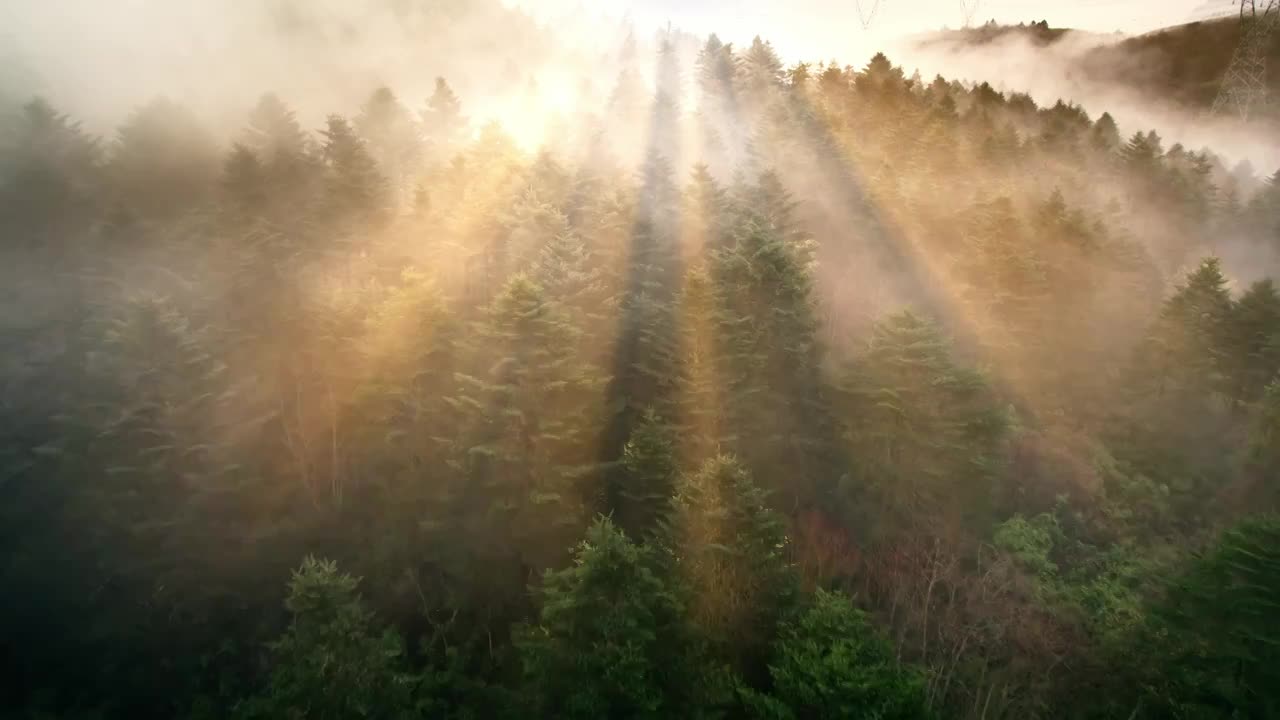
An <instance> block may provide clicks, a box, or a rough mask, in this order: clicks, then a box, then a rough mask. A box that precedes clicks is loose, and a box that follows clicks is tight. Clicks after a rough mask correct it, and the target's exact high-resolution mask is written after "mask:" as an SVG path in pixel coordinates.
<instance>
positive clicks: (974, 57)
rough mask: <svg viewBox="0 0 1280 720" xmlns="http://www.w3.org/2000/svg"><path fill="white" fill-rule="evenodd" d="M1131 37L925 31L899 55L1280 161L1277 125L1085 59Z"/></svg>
mask: <svg viewBox="0 0 1280 720" xmlns="http://www.w3.org/2000/svg"><path fill="white" fill-rule="evenodd" d="M1121 39H1123V36H1117V35H1102V34H1096V33H1088V32H1068V33H1066V34H1064V35H1063V36H1062V37H1061V39H1059V40H1057V41H1055V42H1052V43H1050V44H1042V43H1038V42H1036V41H1035V40H1034V39H1033V38H1032V37H1031V36H1030V35H1028V34H1024V33H1008V34H1005V35H1002V36H1000V37H997V38H996V39H994V40H991V41H988V42H985V43H983V44H980V45H978V44H973V43H969V42H966V41H965V40H964V39H963V36H960V35H946V34H928V35H919V36H915V37H911V38H903V39H899V40H898V41H897V42H896V44H895V45H894V47H893V49H892V50H891V56H893V57H900V58H902V62H903V63H904V64H905V65H906V66H907V67H915V68H918V69H919V70H920V72H921V74H922V75H923V76H924V77H925V78H926V79H927V78H931V77H933V76H934V75H935V74H941V75H943V76H945V77H947V78H948V79H961V80H966V81H969V82H989V83H990V84H991V85H992V86H993V87H994V88H996V89H997V90H1000V91H1002V92H1006V93H1009V92H1023V93H1029V94H1030V95H1031V96H1032V97H1033V98H1034V99H1035V100H1036V102H1037V103H1039V104H1041V105H1052V104H1053V103H1055V102H1056V101H1058V100H1063V101H1066V102H1071V103H1075V104H1077V105H1081V106H1083V107H1084V108H1085V110H1087V111H1089V112H1090V114H1091V115H1092V116H1093V117H1095V118H1096V117H1097V116H1098V115H1099V114H1101V113H1102V112H1109V113H1111V115H1112V117H1114V118H1115V119H1116V122H1117V123H1119V125H1120V127H1121V130H1122V135H1125V136H1126V137H1127V136H1128V135H1131V134H1132V133H1134V132H1137V131H1146V130H1151V129H1154V130H1156V131H1157V132H1158V133H1159V134H1160V135H1161V136H1163V137H1164V138H1166V139H1167V140H1168V141H1169V142H1170V143H1174V142H1180V143H1182V144H1183V145H1185V146H1187V147H1190V148H1196V149H1199V148H1205V147H1207V148H1211V149H1212V150H1213V151H1214V152H1215V153H1218V154H1219V155H1222V156H1223V157H1224V158H1226V159H1227V160H1228V161H1230V162H1231V163H1235V162H1239V161H1241V160H1248V161H1250V162H1251V163H1252V164H1253V166H1254V167H1257V168H1270V167H1276V166H1277V165H1280V134H1277V132H1276V128H1275V127H1274V126H1273V125H1269V124H1264V123H1255V124H1253V125H1250V126H1245V125H1242V124H1241V123H1240V122H1239V120H1238V118H1236V117H1235V116H1234V115H1228V116H1226V117H1215V116H1212V115H1210V114H1209V113H1208V112H1206V111H1205V110H1204V109H1199V108H1188V107H1185V106H1181V105H1177V104H1174V103H1172V102H1170V101H1169V99H1167V98H1165V97H1162V96H1161V95H1160V92H1159V90H1158V89H1154V88H1153V89H1144V88H1142V87H1133V86H1122V85H1118V84H1115V83H1109V82H1107V81H1105V80H1101V79H1098V78H1095V77H1092V76H1091V75H1090V74H1089V73H1088V72H1087V66H1086V64H1085V60H1086V58H1087V56H1088V54H1089V53H1090V51H1092V50H1096V49H1098V48H1106V47H1109V46H1112V45H1115V44H1117V43H1118V42H1119V41H1120V40H1121ZM1107 58H1108V59H1109V60H1111V61H1113V62H1116V66H1113V67H1111V68H1110V70H1111V71H1112V72H1115V73H1116V74H1121V73H1123V72H1125V70H1126V68H1122V67H1119V65H1122V64H1124V63H1126V62H1127V63H1130V64H1132V66H1133V67H1134V68H1135V69H1136V71H1137V73H1136V74H1138V76H1139V77H1141V76H1142V74H1143V73H1142V72H1141V71H1142V69H1143V65H1144V64H1147V63H1157V62H1164V63H1167V62H1170V61H1171V60H1172V58H1168V57H1161V56H1156V55H1153V54H1151V53H1147V54H1144V55H1141V56H1129V57H1125V56H1121V55H1119V53H1117V52H1114V51H1113V52H1112V53H1110V54H1108V55H1107Z"/></svg>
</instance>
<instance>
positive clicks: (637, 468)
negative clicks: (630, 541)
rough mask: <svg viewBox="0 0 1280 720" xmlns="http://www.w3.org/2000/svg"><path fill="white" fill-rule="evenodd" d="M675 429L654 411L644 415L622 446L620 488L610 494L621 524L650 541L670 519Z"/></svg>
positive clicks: (624, 528)
mask: <svg viewBox="0 0 1280 720" xmlns="http://www.w3.org/2000/svg"><path fill="white" fill-rule="evenodd" d="M676 474H677V466H676V447H675V438H674V437H673V433H672V429H671V427H670V425H669V424H668V423H666V422H665V421H664V420H663V419H662V418H660V417H658V415H657V414H656V413H654V412H653V411H652V410H649V411H648V412H646V413H645V414H644V415H643V416H641V418H640V422H639V423H637V424H636V426H635V428H634V429H633V430H632V431H631V438H630V439H629V440H627V444H626V446H625V447H624V448H623V449H622V472H620V473H618V474H617V475H616V477H617V482H619V483H620V484H621V486H620V487H618V488H615V489H613V491H612V492H611V493H610V496H611V497H612V498H614V501H613V503H612V505H613V507H614V512H615V516H616V519H617V522H618V526H619V527H620V528H621V529H622V530H623V531H624V532H626V533H627V535H628V536H629V537H633V538H635V539H636V540H637V541H643V540H647V539H648V538H649V536H650V535H651V534H652V533H653V532H655V530H656V529H657V528H658V526H659V525H660V524H661V523H662V522H663V521H664V520H665V519H666V515H667V511H668V509H669V508H670V506H671V499H672V495H673V493H674V492H675V484H676Z"/></svg>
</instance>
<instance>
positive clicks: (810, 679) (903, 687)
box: [743, 590, 930, 720]
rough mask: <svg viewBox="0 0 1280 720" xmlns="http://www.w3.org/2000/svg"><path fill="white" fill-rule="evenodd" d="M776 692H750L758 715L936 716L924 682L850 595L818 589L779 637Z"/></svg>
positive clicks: (773, 664)
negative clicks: (927, 702)
mask: <svg viewBox="0 0 1280 720" xmlns="http://www.w3.org/2000/svg"><path fill="white" fill-rule="evenodd" d="M769 673H770V675H771V677H772V679H773V688H772V690H771V692H770V693H768V694H763V693H757V692H755V691H751V690H746V691H744V692H743V699H744V701H745V704H746V705H747V707H748V708H749V710H750V711H751V714H752V715H753V716H754V717H759V718H770V719H771V720H783V719H785V718H797V719H798V718H813V719H814V720H823V719H827V718H831V719H834V718H886V719H888V718H897V719H899V720H917V719H923V718H927V717H930V713H929V712H928V711H927V710H926V709H925V702H924V699H925V693H924V683H923V682H922V680H921V678H920V677H918V676H917V675H916V673H915V672H914V671H912V670H911V669H908V668H904V667H902V666H901V665H899V663H898V661H897V660H896V658H894V655H893V648H892V647H891V646H890V645H889V642H888V641H887V640H886V639H885V638H884V637H882V636H881V635H880V634H879V632H878V631H877V629H876V628H875V627H874V626H872V624H871V622H870V620H869V619H868V618H867V616H866V614H865V613H863V612H862V611H860V610H858V609H857V608H855V607H854V606H853V603H852V602H851V601H850V598H848V597H847V596H845V595H842V594H840V593H833V592H827V591H825V590H818V592H817V594H816V595H815V596H814V598H813V601H812V606H811V607H809V608H808V609H807V610H805V612H804V613H803V614H802V615H800V616H799V617H798V618H795V619H793V620H789V621H787V622H786V623H784V624H783V625H782V627H781V628H780V629H779V631H778V638H777V640H775V641H774V643H773V655H772V660H771V661H770V663H769Z"/></svg>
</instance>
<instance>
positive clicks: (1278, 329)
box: [1223, 279, 1280, 403]
mask: <svg viewBox="0 0 1280 720" xmlns="http://www.w3.org/2000/svg"><path fill="white" fill-rule="evenodd" d="M1229 323H1230V326H1229V328H1227V329H1226V332H1227V333H1228V334H1229V336H1230V337H1229V338H1228V339H1227V345H1226V347H1225V348H1224V349H1223V351H1224V353H1225V357H1224V358H1223V361H1224V368H1223V369H1224V371H1225V373H1226V374H1227V375H1228V376H1229V380H1228V382H1229V383H1230V385H1231V391H1230V392H1231V397H1233V398H1234V399H1235V400H1236V402H1238V403H1250V402H1253V401H1254V400H1256V399H1257V398H1258V397H1260V396H1261V394H1262V391H1263V389H1264V388H1265V387H1266V386H1267V384H1268V383H1269V382H1271V381H1272V380H1273V379H1274V378H1275V376H1276V373H1277V372H1280V293H1278V292H1277V291H1276V287H1275V284H1274V283H1273V282H1272V281H1271V280H1270V279H1266V280H1259V281H1258V282H1255V283H1253V284H1252V285H1250V286H1249V289H1248V290H1247V291H1245V294H1244V295H1242V296H1241V297H1240V300H1239V301H1238V302H1236V303H1235V304H1234V307H1233V308H1232V310H1231V314H1230V320H1229Z"/></svg>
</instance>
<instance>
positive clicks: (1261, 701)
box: [1141, 516, 1280, 718]
mask: <svg viewBox="0 0 1280 720" xmlns="http://www.w3.org/2000/svg"><path fill="white" fill-rule="evenodd" d="M1278 548H1280V522H1278V521H1277V520H1276V519H1275V518H1274V517H1270V516H1262V517H1258V518H1254V519H1251V520H1247V521H1245V522H1243V523H1241V524H1239V525H1237V526H1235V527H1233V528H1231V529H1229V530H1227V531H1226V532H1225V533H1223V534H1222V536H1221V537H1220V538H1219V540H1218V541H1217V543H1216V544H1215V545H1214V546H1213V547H1212V548H1211V549H1210V550H1209V551H1208V552H1207V553H1205V554H1204V555H1203V556H1202V557H1200V558H1198V559H1197V560H1196V561H1195V562H1194V563H1193V564H1192V566H1191V567H1190V568H1189V569H1188V571H1187V572H1186V573H1185V574H1184V575H1183V576H1182V577H1181V578H1179V579H1178V580H1177V581H1176V582H1175V583H1173V584H1172V587H1171V588H1170V590H1169V596H1168V599H1167V600H1166V601H1165V602H1164V603H1163V604H1162V606H1161V607H1160V608H1159V609H1158V611H1157V612H1156V613H1154V614H1153V616H1152V617H1151V623H1150V626H1149V628H1148V629H1147V631H1146V633H1145V634H1144V635H1143V636H1142V639H1141V642H1143V643H1144V646H1145V651H1144V654H1145V655H1146V657H1147V658H1148V660H1147V663H1146V665H1145V666H1144V667H1143V668H1142V669H1141V671H1142V672H1143V675H1142V680H1141V682H1143V685H1142V687H1143V689H1144V690H1145V691H1146V692H1145V693H1144V698H1143V699H1144V701H1145V704H1148V705H1150V706H1152V707H1153V714H1163V713H1168V714H1169V715H1170V716H1173V717H1178V716H1182V717H1204V718H1230V717H1259V718H1261V717H1274V716H1275V714H1276V713H1277V712H1280V696H1278V695H1277V692H1278V689H1280V677H1277V673H1276V668H1277V667H1280V663H1278V662H1277V660H1278V658H1277V648H1278V647H1280V637H1277V629H1276V626H1275V623H1274V622H1272V620H1273V618H1274V616H1275V612H1276V610H1277V601H1276V598H1278V597H1280V556H1278V555H1277V549H1278Z"/></svg>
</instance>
